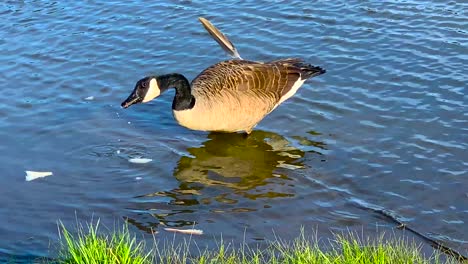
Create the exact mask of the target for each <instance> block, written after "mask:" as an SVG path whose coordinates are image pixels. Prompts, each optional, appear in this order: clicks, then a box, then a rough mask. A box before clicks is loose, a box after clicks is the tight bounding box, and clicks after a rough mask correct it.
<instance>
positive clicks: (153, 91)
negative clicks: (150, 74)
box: [143, 78, 161, 103]
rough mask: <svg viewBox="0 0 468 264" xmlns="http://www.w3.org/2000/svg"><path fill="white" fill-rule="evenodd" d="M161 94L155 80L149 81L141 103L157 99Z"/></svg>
mask: <svg viewBox="0 0 468 264" xmlns="http://www.w3.org/2000/svg"><path fill="white" fill-rule="evenodd" d="M160 94H161V90H160V89H159V85H158V82H157V81H156V79H155V78H153V79H151V81H150V83H149V88H148V91H147V92H146V94H145V98H143V103H146V102H149V101H151V100H153V99H154V98H156V97H158V96H159V95H160Z"/></svg>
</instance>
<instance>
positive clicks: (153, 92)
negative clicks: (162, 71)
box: [121, 76, 161, 108]
mask: <svg viewBox="0 0 468 264" xmlns="http://www.w3.org/2000/svg"><path fill="white" fill-rule="evenodd" d="M160 94H161V89H160V88H159V84H158V80H157V77H156V76H148V77H145V78H143V79H141V80H139V81H138V82H137V83H136V85H135V89H133V91H132V93H131V94H130V95H129V96H128V98H127V99H126V100H125V101H123V102H122V104H121V106H122V107H123V108H128V107H130V106H131V105H133V104H138V103H147V102H149V101H151V100H153V99H154V98H156V97H158V96H159V95H160Z"/></svg>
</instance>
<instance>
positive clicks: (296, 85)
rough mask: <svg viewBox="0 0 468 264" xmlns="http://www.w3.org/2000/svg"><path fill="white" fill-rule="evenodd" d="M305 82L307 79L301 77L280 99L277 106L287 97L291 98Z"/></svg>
mask: <svg viewBox="0 0 468 264" xmlns="http://www.w3.org/2000/svg"><path fill="white" fill-rule="evenodd" d="M304 82H305V79H304V80H302V79H301V78H299V79H298V80H297V81H296V82H295V83H294V85H293V87H291V90H289V92H287V93H286V94H285V95H283V96H282V97H281V99H280V101H279V102H278V104H276V105H277V106H278V105H279V104H281V103H282V102H284V101H286V100H287V99H289V98H290V97H291V96H293V95H294V94H295V93H296V92H297V90H299V88H300V87H301V86H302V84H304Z"/></svg>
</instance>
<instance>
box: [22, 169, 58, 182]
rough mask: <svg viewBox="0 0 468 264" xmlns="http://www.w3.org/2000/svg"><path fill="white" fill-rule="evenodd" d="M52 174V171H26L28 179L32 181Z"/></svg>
mask: <svg viewBox="0 0 468 264" xmlns="http://www.w3.org/2000/svg"><path fill="white" fill-rule="evenodd" d="M52 175H53V173H52V172H50V171H26V181H32V180H35V179H39V178H44V177H47V176H52Z"/></svg>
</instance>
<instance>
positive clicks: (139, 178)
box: [135, 177, 143, 181]
mask: <svg viewBox="0 0 468 264" xmlns="http://www.w3.org/2000/svg"><path fill="white" fill-rule="evenodd" d="M141 179H143V178H142V177H135V180H137V181H139V180H141Z"/></svg>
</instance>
